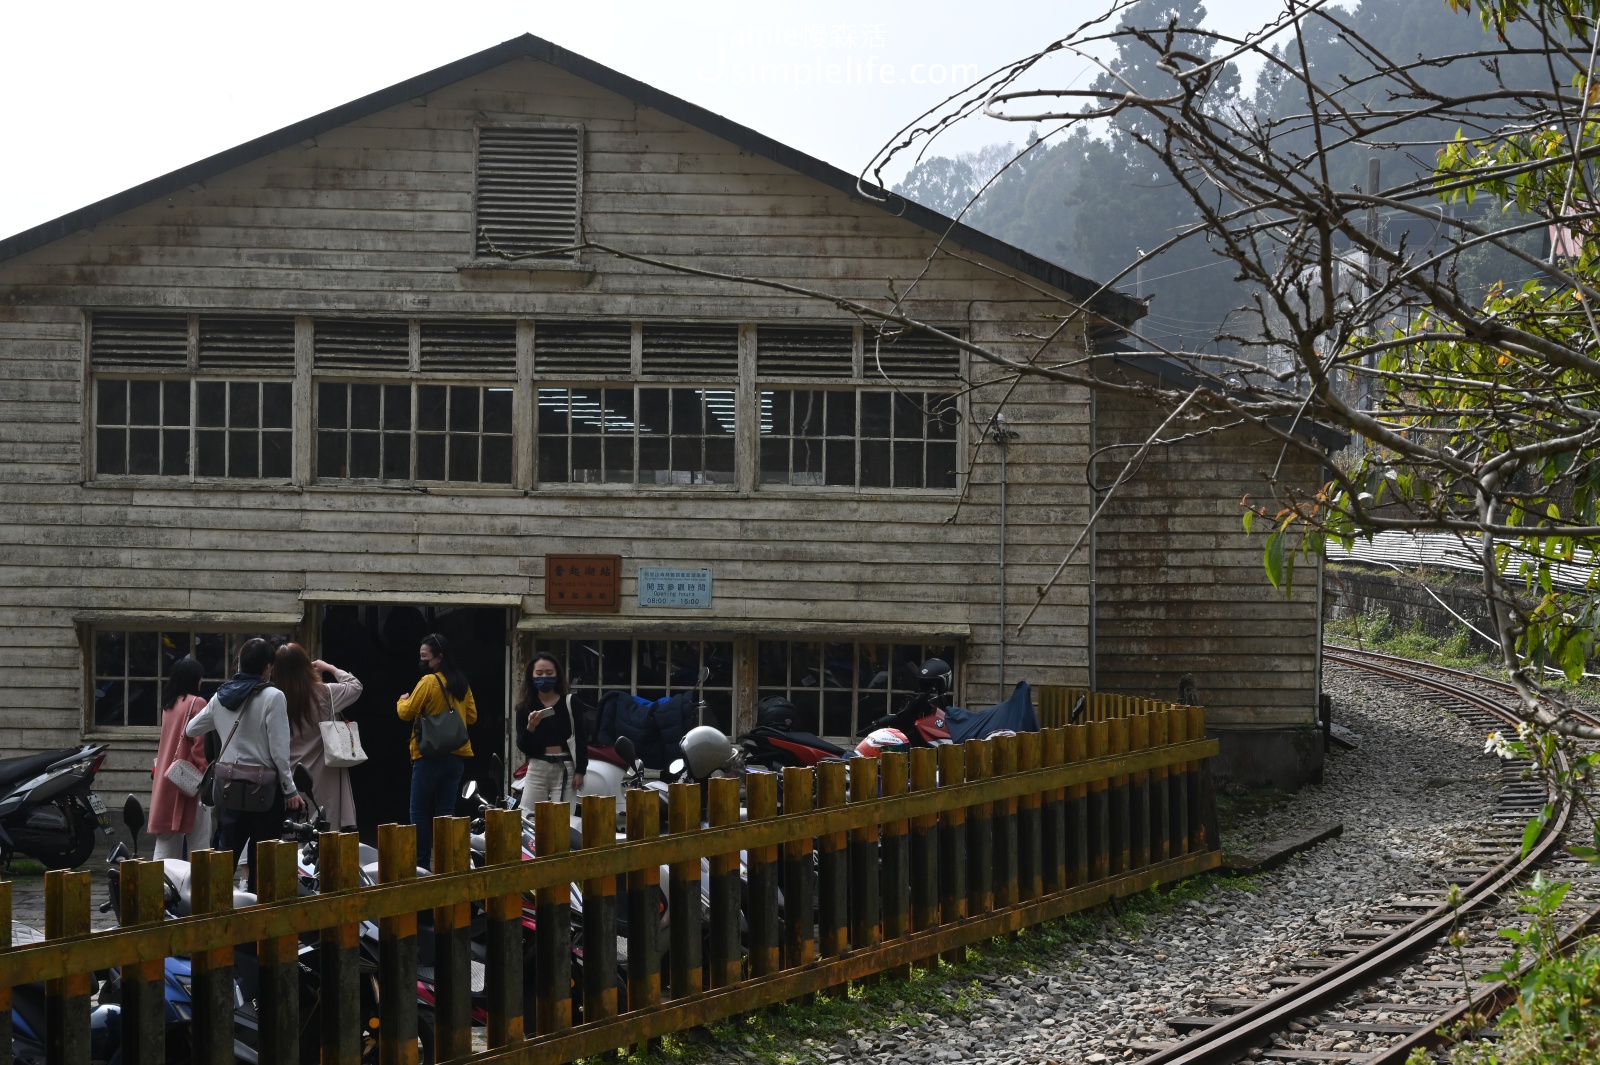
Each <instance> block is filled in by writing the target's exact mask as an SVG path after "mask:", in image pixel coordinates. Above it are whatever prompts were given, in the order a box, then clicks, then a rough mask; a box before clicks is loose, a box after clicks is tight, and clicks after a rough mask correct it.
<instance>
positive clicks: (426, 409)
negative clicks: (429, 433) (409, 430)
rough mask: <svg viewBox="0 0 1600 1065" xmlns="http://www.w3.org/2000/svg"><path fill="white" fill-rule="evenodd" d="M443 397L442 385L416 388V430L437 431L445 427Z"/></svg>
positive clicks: (444, 393)
mask: <svg viewBox="0 0 1600 1065" xmlns="http://www.w3.org/2000/svg"><path fill="white" fill-rule="evenodd" d="M445 396H446V390H445V387H444V386H443V385H419V386H418V387H417V428H418V429H428V430H434V431H439V430H443V429H444V425H445V402H446V400H445Z"/></svg>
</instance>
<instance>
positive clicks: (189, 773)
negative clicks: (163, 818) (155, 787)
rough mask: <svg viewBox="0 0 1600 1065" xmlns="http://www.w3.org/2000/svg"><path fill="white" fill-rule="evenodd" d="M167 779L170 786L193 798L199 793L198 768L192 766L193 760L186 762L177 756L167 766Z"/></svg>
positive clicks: (199, 777)
mask: <svg viewBox="0 0 1600 1065" xmlns="http://www.w3.org/2000/svg"><path fill="white" fill-rule="evenodd" d="M166 777H167V780H168V781H170V782H171V784H172V786H173V787H175V788H177V789H178V790H179V791H181V792H183V793H184V794H185V795H188V796H190V797H191V798H193V797H194V796H196V795H198V794H200V780H201V776H200V770H198V769H196V768H195V767H194V763H193V762H186V761H184V760H183V759H182V758H178V759H176V760H174V761H173V763H172V764H171V765H169V766H167V772H166Z"/></svg>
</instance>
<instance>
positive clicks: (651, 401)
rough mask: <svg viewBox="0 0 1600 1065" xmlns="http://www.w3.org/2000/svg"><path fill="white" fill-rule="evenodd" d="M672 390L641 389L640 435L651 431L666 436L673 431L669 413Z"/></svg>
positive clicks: (653, 433) (656, 434) (652, 433)
mask: <svg viewBox="0 0 1600 1065" xmlns="http://www.w3.org/2000/svg"><path fill="white" fill-rule="evenodd" d="M669 395H670V390H669V389H665V388H641V389H639V435H640V437H641V438H642V437H643V436H644V434H646V433H650V434H651V435H653V436H665V435H667V433H669V432H671V431H672V420H671V414H670V413H669V405H670V400H669V398H668V397H669Z"/></svg>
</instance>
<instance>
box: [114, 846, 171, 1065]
mask: <svg viewBox="0 0 1600 1065" xmlns="http://www.w3.org/2000/svg"><path fill="white" fill-rule="evenodd" d="M165 871H166V867H165V866H164V865H163V864H162V863H161V862H145V861H140V860H138V859H137V858H134V859H129V860H127V861H123V862H121V863H119V864H118V866H117V874H118V876H117V883H118V889H119V892H120V894H121V898H119V899H118V901H117V912H118V914H119V915H120V921H121V924H122V925H123V926H124V927H133V926H137V925H152V924H160V923H161V922H162V921H163V920H165V912H164V911H165V906H164V903H165V899H164V898H163V894H164V888H165V885H166V877H165V875H164V874H165ZM165 982H166V965H165V959H163V958H160V957H156V958H146V959H144V960H142V961H139V962H136V963H134V964H132V965H124V966H123V967H122V1060H123V1061H126V1062H128V1063H129V1065H158V1063H160V1062H164V1061H165V1060H166V1056H167V1040H166V1034H167V1031H166V1005H167V1003H166V994H165V988H164V986H163V985H164V984H165Z"/></svg>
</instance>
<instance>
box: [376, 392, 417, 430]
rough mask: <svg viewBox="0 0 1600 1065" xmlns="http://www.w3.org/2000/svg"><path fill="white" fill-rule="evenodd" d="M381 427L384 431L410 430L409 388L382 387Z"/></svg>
mask: <svg viewBox="0 0 1600 1065" xmlns="http://www.w3.org/2000/svg"><path fill="white" fill-rule="evenodd" d="M383 427H384V428H385V429H409V428H411V386H410V385H384V386H383Z"/></svg>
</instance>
